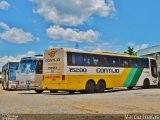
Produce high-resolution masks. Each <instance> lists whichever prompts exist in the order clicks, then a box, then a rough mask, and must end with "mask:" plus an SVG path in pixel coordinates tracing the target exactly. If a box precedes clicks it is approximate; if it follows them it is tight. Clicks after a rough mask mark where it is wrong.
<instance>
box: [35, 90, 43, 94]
mask: <svg viewBox="0 0 160 120" xmlns="http://www.w3.org/2000/svg"><path fill="white" fill-rule="evenodd" d="M35 92H36V93H38V94H41V93H42V92H43V90H35Z"/></svg>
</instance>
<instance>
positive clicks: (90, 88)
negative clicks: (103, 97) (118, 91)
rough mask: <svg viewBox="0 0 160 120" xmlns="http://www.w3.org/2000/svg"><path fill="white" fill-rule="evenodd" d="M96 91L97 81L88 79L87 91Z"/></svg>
mask: <svg viewBox="0 0 160 120" xmlns="http://www.w3.org/2000/svg"><path fill="white" fill-rule="evenodd" d="M94 92H95V83H94V82H93V81H88V82H87V84H86V89H85V93H94Z"/></svg>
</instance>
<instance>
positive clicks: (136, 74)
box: [43, 48, 158, 93]
mask: <svg viewBox="0 0 160 120" xmlns="http://www.w3.org/2000/svg"><path fill="white" fill-rule="evenodd" d="M43 65H44V67H43V74H44V80H43V89H48V90H66V91H69V92H70V93H74V92H75V91H80V92H87V93H93V92H103V91H104V90H105V89H107V88H116V87H127V88H128V89H132V88H133V87H135V86H141V87H143V88H149V87H150V86H151V85H157V84H158V78H157V64H156V61H155V59H153V58H147V57H137V56H130V55H127V54H123V53H113V52H89V51H83V50H78V49H67V48H53V49H49V50H46V51H45V53H44V64H43Z"/></svg>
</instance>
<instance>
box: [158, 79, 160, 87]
mask: <svg viewBox="0 0 160 120" xmlns="http://www.w3.org/2000/svg"><path fill="white" fill-rule="evenodd" d="M158 88H160V80H158Z"/></svg>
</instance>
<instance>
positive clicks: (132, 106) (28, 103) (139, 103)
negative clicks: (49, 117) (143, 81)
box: [0, 85, 160, 115]
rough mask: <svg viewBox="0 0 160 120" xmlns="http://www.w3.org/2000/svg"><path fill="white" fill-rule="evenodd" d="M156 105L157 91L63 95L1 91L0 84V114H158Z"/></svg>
mask: <svg viewBox="0 0 160 120" xmlns="http://www.w3.org/2000/svg"><path fill="white" fill-rule="evenodd" d="M159 102H160V89H158V88H152V89H134V90H127V89H113V90H108V91H105V93H98V94H80V93H76V94H72V95H70V94H68V93H67V92H61V93H49V92H48V91H45V92H44V93H43V94H36V93H35V92H34V91H4V90H2V87H1V85H0V113H2V114H6V113H7V114H97V115H98V114H137V113H138V114H139V113H141V114H143V113H153V114H159V113H160V109H159V108H160V104H159Z"/></svg>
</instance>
